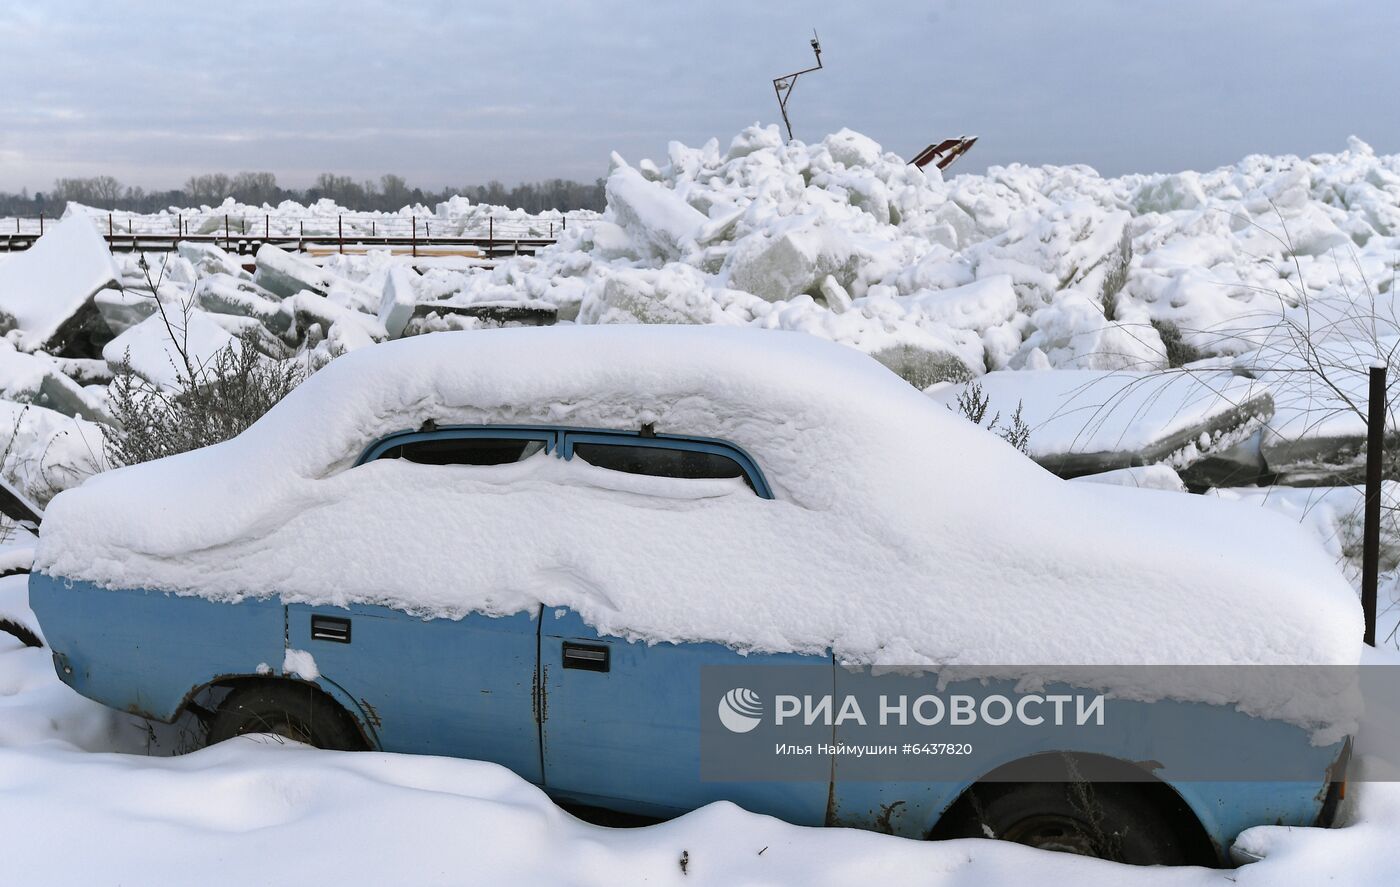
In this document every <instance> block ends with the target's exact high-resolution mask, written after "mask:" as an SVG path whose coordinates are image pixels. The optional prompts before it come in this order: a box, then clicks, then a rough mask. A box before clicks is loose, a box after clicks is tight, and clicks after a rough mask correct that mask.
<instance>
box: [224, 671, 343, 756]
mask: <svg viewBox="0 0 1400 887" xmlns="http://www.w3.org/2000/svg"><path fill="white" fill-rule="evenodd" d="M249 733H271V734H272V735H274V736H281V737H283V738H284V739H291V740H294V741H296V742H303V743H306V744H307V745H314V746H315V747H316V748H327V749H336V750H340V751H363V750H364V748H365V740H364V737H363V736H362V735H361V733H360V731H359V728H358V727H357V726H356V725H355V722H354V721H353V720H352V719H351V718H350V716H349V715H348V714H346V713H345V710H344V709H342V708H341V707H340V706H338V705H336V704H335V703H334V702H332V701H331V700H330V699H328V698H327V697H326V695H325V694H324V693H322V692H321V691H320V690H319V689H317V688H316V687H315V686H313V685H311V684H301V683H294V682H291V681H281V682H264V683H257V684H250V685H247V686H244V687H238V688H235V689H234V690H233V692H231V693H229V694H228V696H227V697H225V698H224V702H223V704H222V705H220V706H219V710H218V712H217V713H216V714H215V715H214V718H213V720H212V721H211V722H210V724H209V744H210V745H213V744H214V743H216V742H223V741H224V740H225V739H232V738H233V737H235V736H243V735H245V734H249Z"/></svg>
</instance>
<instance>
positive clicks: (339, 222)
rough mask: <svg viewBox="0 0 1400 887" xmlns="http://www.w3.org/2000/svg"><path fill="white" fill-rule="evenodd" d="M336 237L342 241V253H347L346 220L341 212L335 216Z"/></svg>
mask: <svg viewBox="0 0 1400 887" xmlns="http://www.w3.org/2000/svg"><path fill="white" fill-rule="evenodd" d="M335 237H336V240H337V241H338V242H339V243H340V254H341V255H345V221H344V219H342V218H341V217H340V215H339V214H337V215H336V217H335Z"/></svg>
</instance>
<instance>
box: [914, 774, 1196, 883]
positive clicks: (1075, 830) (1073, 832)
mask: <svg viewBox="0 0 1400 887" xmlns="http://www.w3.org/2000/svg"><path fill="white" fill-rule="evenodd" d="M933 837H935V838H998V839H1000V840H1003V841H1014V842H1015V843H1017V844H1025V845H1027V846H1030V847H1038V848H1040V849H1042V850H1055V851H1059V852H1062V853H1075V854H1078V855H1080V856H1092V857H1095V858H1098V859H1108V860H1113V861H1115V862H1125V863H1129V864H1131V865H1186V864H1190V863H1193V862H1198V860H1195V859H1193V858H1192V854H1191V853H1190V851H1189V848H1188V846H1187V843H1186V841H1184V840H1183V839H1182V836H1181V835H1180V834H1179V833H1178V831H1177V829H1176V827H1175V824H1174V822H1173V820H1172V819H1171V818H1170V817H1169V816H1168V815H1166V814H1165V813H1164V812H1162V811H1160V810H1159V809H1158V805H1157V804H1155V803H1154V799H1153V798H1151V797H1149V796H1148V795H1147V793H1145V792H1143V791H1141V790H1139V788H1138V787H1137V786H1136V785H1134V784H1123V783H1093V782H1039V783H982V784H979V785H976V786H973V787H972V788H971V789H969V790H968V792H967V794H965V795H964V796H963V797H962V798H960V799H959V800H958V802H957V803H956V804H954V805H953V807H952V808H950V809H949V811H948V813H947V814H946V815H945V816H944V818H943V821H942V822H940V823H939V827H938V829H937V830H936V831H935V833H934V835H933Z"/></svg>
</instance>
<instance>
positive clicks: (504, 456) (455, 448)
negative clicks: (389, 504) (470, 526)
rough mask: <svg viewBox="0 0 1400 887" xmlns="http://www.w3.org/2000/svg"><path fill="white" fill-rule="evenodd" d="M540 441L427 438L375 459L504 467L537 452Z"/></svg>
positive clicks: (541, 442) (406, 443)
mask: <svg viewBox="0 0 1400 887" xmlns="http://www.w3.org/2000/svg"><path fill="white" fill-rule="evenodd" d="M543 449H544V441H542V440H529V439H526V438H509V437H430V438H427V439H424V440H413V441H408V442H405V443H401V444H396V445H394V446H391V447H389V448H388V449H386V450H385V451H384V452H382V453H380V454H379V455H378V456H376V457H375V458H376V459H404V460H407V461H409V462H417V463H418V464H420V465H505V464H507V463H510V462H519V461H521V460H522V459H528V458H529V457H531V456H533V455H535V454H536V453H538V452H541V451H542V450H543Z"/></svg>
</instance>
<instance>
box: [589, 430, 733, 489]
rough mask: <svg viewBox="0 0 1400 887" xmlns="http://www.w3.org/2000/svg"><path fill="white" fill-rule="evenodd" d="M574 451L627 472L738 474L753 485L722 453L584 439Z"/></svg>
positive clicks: (683, 475)
mask: <svg viewBox="0 0 1400 887" xmlns="http://www.w3.org/2000/svg"><path fill="white" fill-rule="evenodd" d="M573 448H574V455H575V456H578V457H579V458H581V459H583V461H585V462H587V463H588V464H589V465H593V466H595V467H597V468H607V469H611V470H612V471H625V472H627V473H628V474H647V475H651V476H652V477H680V478H689V479H713V478H727V477H738V478H742V479H743V481H744V483H746V484H748V485H749V488H750V489H753V488H754V484H753V479H752V478H750V477H749V475H748V472H746V471H744V469H743V466H741V465H740V464H739V463H738V462H736V461H735V460H733V459H731V458H730V457H728V456H726V455H724V454H722V453H710V452H702V451H697V450H689V449H680V448H677V447H656V446H647V445H644V444H631V443H616V444H612V443H584V442H578V443H575V444H574V445H573Z"/></svg>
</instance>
